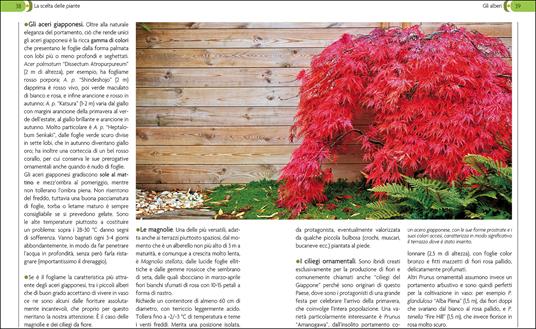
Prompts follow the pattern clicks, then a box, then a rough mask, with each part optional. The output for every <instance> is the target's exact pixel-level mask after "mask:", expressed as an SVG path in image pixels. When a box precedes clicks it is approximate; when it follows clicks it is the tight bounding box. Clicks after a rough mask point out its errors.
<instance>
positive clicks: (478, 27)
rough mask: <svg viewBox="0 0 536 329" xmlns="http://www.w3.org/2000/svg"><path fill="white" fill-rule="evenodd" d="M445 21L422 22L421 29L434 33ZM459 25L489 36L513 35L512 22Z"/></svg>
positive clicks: (458, 25)
mask: <svg viewBox="0 0 536 329" xmlns="http://www.w3.org/2000/svg"><path fill="white" fill-rule="evenodd" d="M442 24H443V23H421V24H419V25H420V26H421V29H422V31H423V32H424V33H432V32H434V31H437V29H438V28H439V27H440V26H441V25H442ZM456 26H457V27H463V28H465V29H467V30H469V31H477V32H480V33H482V34H485V35H487V36H488V37H511V36H512V24H511V23H508V22H505V23H457V24H456Z"/></svg>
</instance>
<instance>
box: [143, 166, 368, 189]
mask: <svg viewBox="0 0 536 329" xmlns="http://www.w3.org/2000/svg"><path fill="white" fill-rule="evenodd" d="M283 167H284V165H256V164H253V165H137V166H136V177H137V183H138V184H184V183H186V184H199V183H202V184H207V183H209V184H235V183H247V182H251V181H256V180H260V179H277V178H279V175H280V172H281V169H283ZM364 167H365V164H361V163H356V164H339V163H335V164H326V165H324V166H323V168H331V170H332V172H333V175H334V179H335V180H337V179H339V178H341V179H349V180H357V179H359V178H361V176H362V175H361V171H363V169H364Z"/></svg>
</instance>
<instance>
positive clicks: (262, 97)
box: [136, 87, 298, 106]
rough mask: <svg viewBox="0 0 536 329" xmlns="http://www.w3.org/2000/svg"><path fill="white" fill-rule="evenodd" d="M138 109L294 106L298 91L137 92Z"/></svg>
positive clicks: (180, 89) (257, 89) (190, 89)
mask: <svg viewBox="0 0 536 329" xmlns="http://www.w3.org/2000/svg"><path fill="white" fill-rule="evenodd" d="M136 97H137V104H138V105H139V106H296V105H298V88H297V87H278V88H137V89H136Z"/></svg>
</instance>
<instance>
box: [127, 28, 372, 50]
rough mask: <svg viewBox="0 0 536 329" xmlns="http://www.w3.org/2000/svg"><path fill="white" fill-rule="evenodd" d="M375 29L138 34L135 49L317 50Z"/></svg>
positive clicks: (162, 31) (175, 31)
mask: <svg viewBox="0 0 536 329" xmlns="http://www.w3.org/2000/svg"><path fill="white" fill-rule="evenodd" d="M373 29H374V28H372V27H359V28H343V29H255V30H251V29H219V30H203V29H198V30H195V29H194V30H153V31H145V30H139V31H138V33H136V47H137V48H318V47H326V46H328V45H330V44H331V43H332V42H334V41H335V40H337V39H339V38H340V37H341V36H342V35H343V34H344V33H349V34H354V35H357V34H369V33H370V32H371V31H372V30H373Z"/></svg>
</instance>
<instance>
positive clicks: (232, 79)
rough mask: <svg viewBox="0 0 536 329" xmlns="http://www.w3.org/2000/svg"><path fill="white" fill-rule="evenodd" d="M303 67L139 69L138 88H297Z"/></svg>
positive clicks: (137, 75)
mask: <svg viewBox="0 0 536 329" xmlns="http://www.w3.org/2000/svg"><path fill="white" fill-rule="evenodd" d="M301 70H302V69H301V68H180V69H176V68H170V69H138V70H137V71H136V83H137V87H138V88H140V87H142V88H143V87H190V88H191V87H200V88H202V87H271V86H275V87H295V86H299V84H300V82H299V81H298V80H297V79H296V75H297V74H298V73H299V72H300V71H301Z"/></svg>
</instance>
